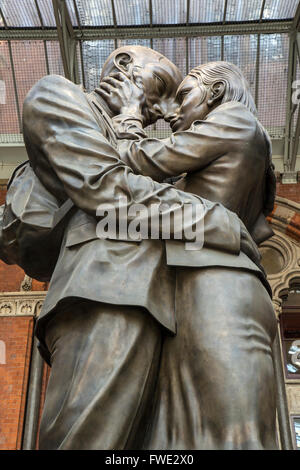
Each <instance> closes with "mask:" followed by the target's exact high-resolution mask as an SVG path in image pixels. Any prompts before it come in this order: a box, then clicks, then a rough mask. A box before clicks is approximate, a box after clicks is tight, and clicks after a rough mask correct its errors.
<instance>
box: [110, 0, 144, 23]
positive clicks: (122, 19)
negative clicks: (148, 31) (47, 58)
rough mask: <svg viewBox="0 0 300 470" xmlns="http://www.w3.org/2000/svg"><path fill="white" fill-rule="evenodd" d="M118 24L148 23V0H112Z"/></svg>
mask: <svg viewBox="0 0 300 470" xmlns="http://www.w3.org/2000/svg"><path fill="white" fill-rule="evenodd" d="M114 4H115V11H116V17H117V24H118V25H124V26H126V25H136V26H138V25H149V24H150V14H149V1H148V0H114Z"/></svg>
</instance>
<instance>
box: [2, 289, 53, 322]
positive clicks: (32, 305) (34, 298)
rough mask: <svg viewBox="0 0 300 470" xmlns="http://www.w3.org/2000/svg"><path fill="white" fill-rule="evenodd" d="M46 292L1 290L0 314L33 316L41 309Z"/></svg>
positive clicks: (5, 315)
mask: <svg viewBox="0 0 300 470" xmlns="http://www.w3.org/2000/svg"><path fill="white" fill-rule="evenodd" d="M45 296H46V292H39V291H36V292H32V291H27V292H25V291H24V292H3V293H1V294H0V316H4V317H7V316H17V315H20V316H35V317H37V316H38V315H39V313H40V311H41V308H42V305H43V301H44V298H45Z"/></svg>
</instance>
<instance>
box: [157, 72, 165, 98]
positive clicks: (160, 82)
mask: <svg viewBox="0 0 300 470" xmlns="http://www.w3.org/2000/svg"><path fill="white" fill-rule="evenodd" d="M155 84H156V91H157V93H158V94H159V95H163V94H164V93H165V90H166V84H165V82H164V81H163V79H162V78H160V77H159V76H158V75H155Z"/></svg>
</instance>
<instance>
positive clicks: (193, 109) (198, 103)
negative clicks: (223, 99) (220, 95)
mask: <svg viewBox="0 0 300 470" xmlns="http://www.w3.org/2000/svg"><path fill="white" fill-rule="evenodd" d="M209 98H210V96H209V89H208V88H206V87H205V86H204V85H201V83H199V81H198V80H197V79H196V78H194V77H191V76H189V75H188V76H187V77H186V78H185V79H184V80H183V81H182V83H181V84H180V85H179V87H178V90H177V93H176V98H175V100H176V102H177V103H178V107H177V110H176V113H175V114H174V115H173V116H172V117H171V119H170V125H171V128H172V131H173V132H175V131H183V130H186V129H188V128H189V127H190V126H191V125H192V123H193V122H194V121H196V120H198V119H204V118H205V117H206V115H207V114H208V113H209V112H210V111H211V108H210V107H209V106H208V104H207V102H208V100H209Z"/></svg>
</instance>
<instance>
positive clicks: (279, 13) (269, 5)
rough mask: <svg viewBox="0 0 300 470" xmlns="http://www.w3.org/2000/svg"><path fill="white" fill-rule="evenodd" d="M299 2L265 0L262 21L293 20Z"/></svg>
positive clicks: (293, 0)
mask: <svg viewBox="0 0 300 470" xmlns="http://www.w3.org/2000/svg"><path fill="white" fill-rule="evenodd" d="M298 3H299V0H276V1H275V2H274V0H266V3H265V8H264V14H263V19H264V20H276V19H280V20H282V19H287V18H293V17H294V16H295V13H296V9H297V6H298Z"/></svg>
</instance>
